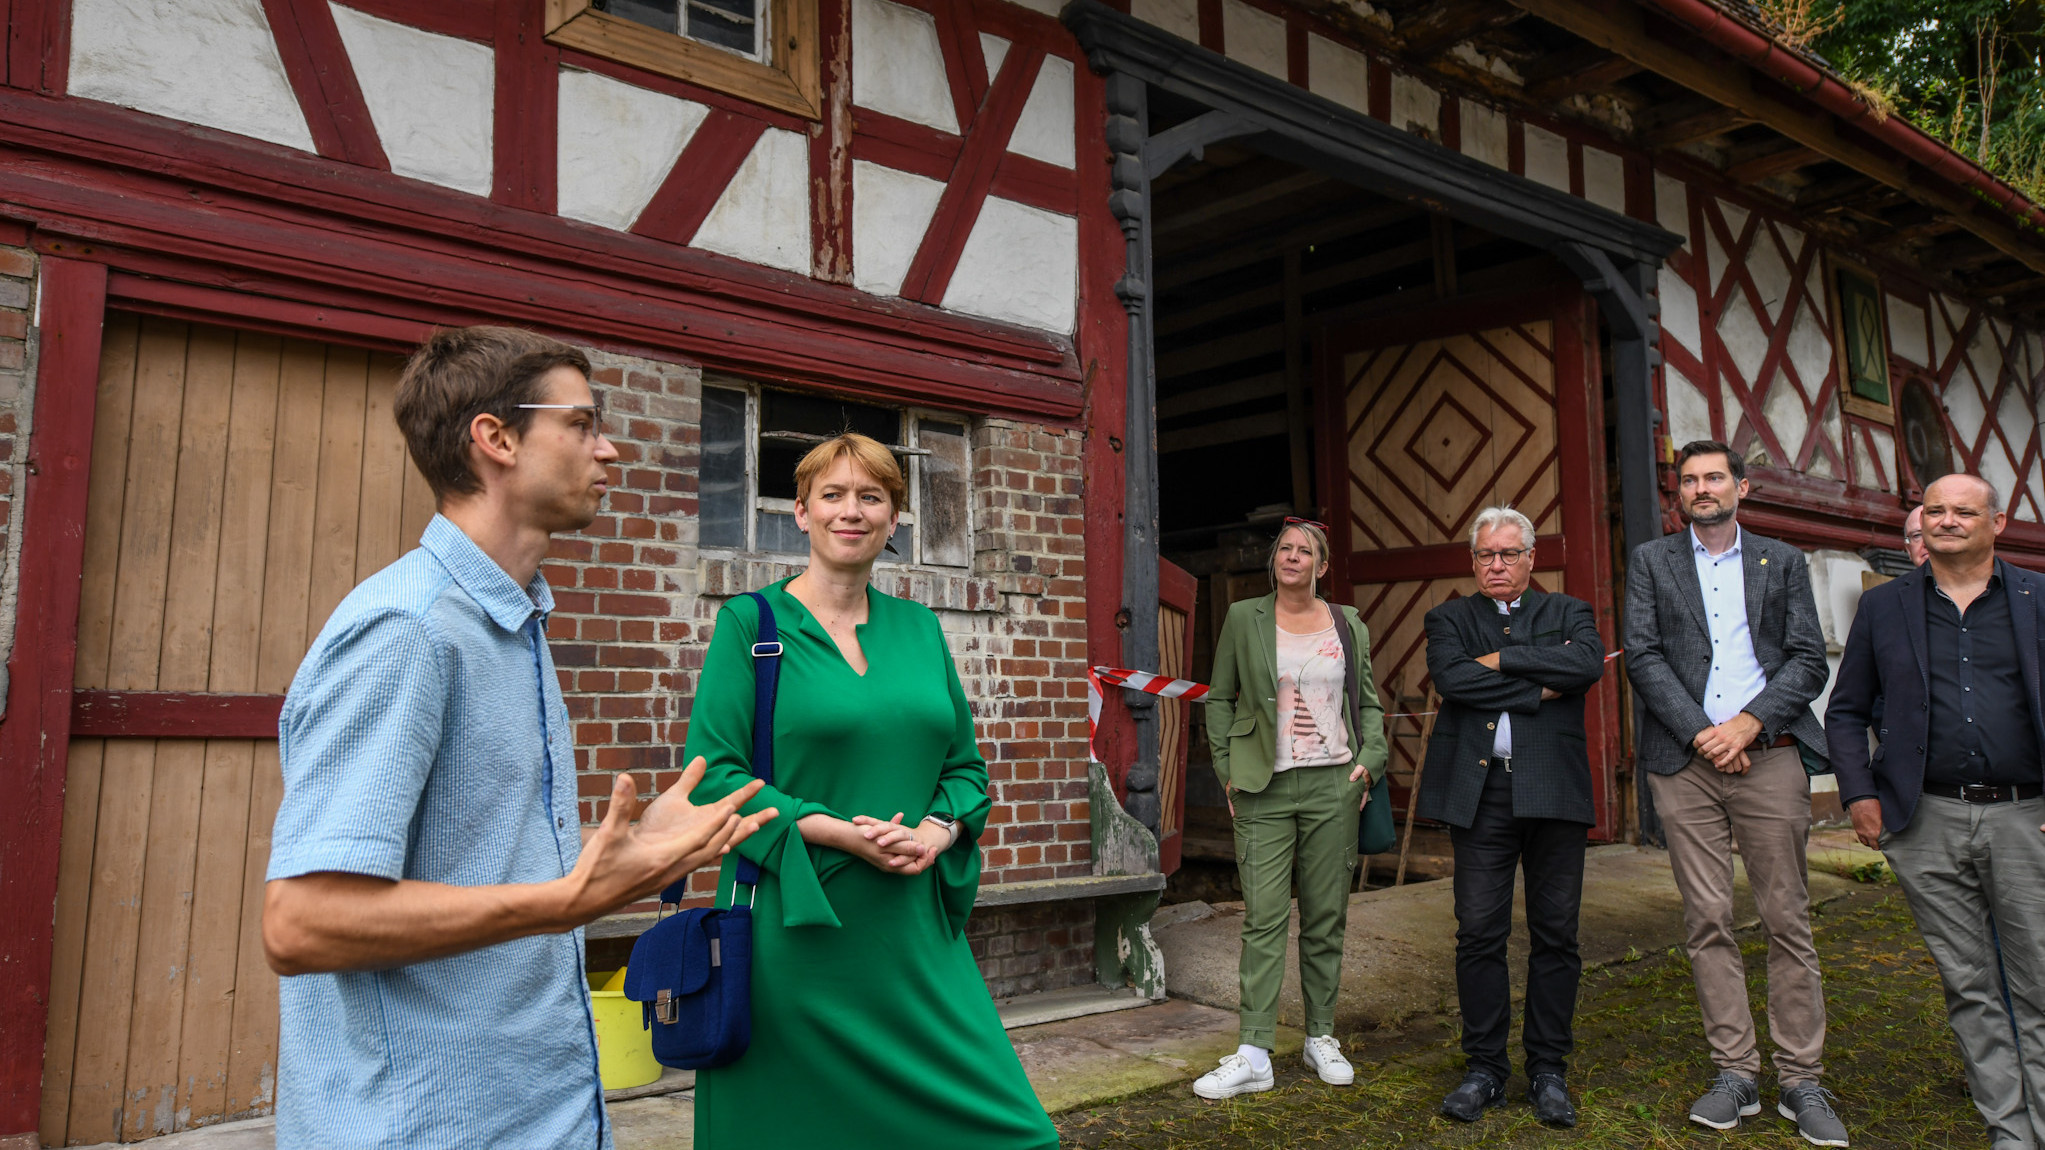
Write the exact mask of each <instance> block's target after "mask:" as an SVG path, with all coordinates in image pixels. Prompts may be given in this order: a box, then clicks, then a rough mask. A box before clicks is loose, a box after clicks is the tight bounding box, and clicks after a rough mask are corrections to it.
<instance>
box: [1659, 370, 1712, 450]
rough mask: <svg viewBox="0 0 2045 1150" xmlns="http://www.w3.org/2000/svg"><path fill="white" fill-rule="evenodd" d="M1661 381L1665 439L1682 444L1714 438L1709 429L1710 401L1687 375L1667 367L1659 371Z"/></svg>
mask: <svg viewBox="0 0 2045 1150" xmlns="http://www.w3.org/2000/svg"><path fill="white" fill-rule="evenodd" d="M1662 382H1663V384H1664V386H1665V388H1666V389H1667V391H1668V400H1669V410H1668V420H1669V424H1668V430H1669V441H1670V442H1671V443H1676V444H1684V443H1689V442H1690V441H1692V440H1695V439H1715V438H1717V437H1716V436H1714V435H1713V434H1712V433H1711V402H1710V401H1709V400H1707V399H1705V398H1704V393H1703V392H1701V391H1699V390H1697V385H1696V384H1694V383H1691V382H1690V377H1689V376H1686V375H1684V374H1683V373H1682V372H1680V371H1678V370H1676V369H1675V368H1673V367H1671V368H1668V369H1666V370H1665V371H1664V372H1663V373H1662Z"/></svg>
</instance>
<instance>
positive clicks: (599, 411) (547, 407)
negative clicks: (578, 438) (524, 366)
mask: <svg viewBox="0 0 2045 1150" xmlns="http://www.w3.org/2000/svg"><path fill="white" fill-rule="evenodd" d="M515 406H516V407H518V409H519V410H521V411H586V412H589V415H590V419H589V426H588V427H585V428H583V429H582V434H583V436H584V437H585V438H588V437H591V436H597V435H602V434H604V405H603V401H602V400H598V401H597V402H595V403H521V404H517V405H515Z"/></svg>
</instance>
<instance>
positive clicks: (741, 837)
mask: <svg viewBox="0 0 2045 1150" xmlns="http://www.w3.org/2000/svg"><path fill="white" fill-rule="evenodd" d="M703 765H704V764H703V760H702V759H701V758H698V759H697V760H696V761H695V762H693V763H690V764H689V768H688V769H687V770H685V771H683V772H682V777H681V781H680V782H678V783H677V784H676V785H674V786H673V787H670V788H669V789H668V790H667V791H665V792H664V793H662V794H661V795H660V796H659V797H658V798H656V799H654V800H653V802H652V803H650V804H647V805H646V807H645V809H644V811H643V812H642V811H641V808H640V803H639V787H638V784H636V783H634V782H633V781H632V776H631V775H630V774H625V773H620V774H619V775H618V777H617V780H616V781H615V782H614V783H612V785H611V807H610V810H609V811H607V812H605V814H604V821H603V825H602V826H599V827H598V828H597V829H596V833H595V834H593V835H591V836H590V838H589V841H588V842H586V843H584V844H583V847H582V857H581V858H580V859H578V860H576V863H575V869H574V870H573V871H572V872H570V873H569V875H568V881H569V883H570V889H571V891H572V893H571V896H570V903H571V907H572V913H573V914H574V915H575V916H576V917H579V918H581V919H582V920H583V921H588V920H589V919H594V918H596V917H598V916H600V915H604V914H608V913H609V912H611V911H613V910H616V909H617V908H618V907H621V906H624V905H625V904H627V903H630V902H635V901H637V900H639V899H641V898H644V897H646V896H647V895H650V894H653V893H654V892H656V891H658V890H660V889H662V888H663V887H666V886H669V885H671V884H672V883H674V882H675V881H676V880H678V879H680V878H681V877H682V876H683V875H686V874H688V873H690V872H691V871H695V870H699V869H701V868H703V867H705V866H709V865H710V864H712V863H715V862H716V861H717V860H718V859H720V858H722V857H723V856H724V852H726V851H728V850H730V849H731V848H732V847H735V846H737V845H738V844H739V843H742V842H744V841H745V840H746V839H747V838H748V837H750V836H751V835H752V833H753V832H754V831H756V830H759V829H760V827H761V825H762V824H764V823H766V822H767V820H769V819H771V818H774V817H775V816H776V815H777V814H779V813H780V812H779V811H777V810H775V809H774V808H773V807H768V808H766V809H765V810H761V811H757V812H755V813H753V814H751V815H748V816H745V817H743V818H741V817H740V816H739V814H738V808H739V807H741V806H744V805H745V804H746V802H748V801H749V800H751V799H752V797H753V796H754V795H756V794H758V793H760V788H761V787H762V786H763V785H764V784H763V783H761V782H760V781H759V780H757V779H755V780H754V781H752V782H750V783H748V784H746V785H745V786H743V787H740V788H739V789H738V790H736V791H733V792H732V793H730V794H728V795H726V796H724V797H723V798H721V799H719V800H717V801H716V802H714V803H707V804H704V805H702V806H698V805H696V804H694V803H692V802H690V801H689V796H690V794H691V792H693V791H694V790H695V789H696V784H698V783H700V782H702V781H703ZM642 813H643V817H641V818H640V819H639V822H638V823H637V824H636V825H635V824H634V823H633V821H632V820H633V818H634V817H635V816H641V815H642Z"/></svg>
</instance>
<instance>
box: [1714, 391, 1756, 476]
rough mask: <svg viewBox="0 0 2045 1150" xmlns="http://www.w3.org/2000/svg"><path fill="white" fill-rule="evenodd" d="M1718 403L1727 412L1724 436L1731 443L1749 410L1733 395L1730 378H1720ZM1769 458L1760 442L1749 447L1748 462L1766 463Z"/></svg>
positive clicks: (1736, 436)
mask: <svg viewBox="0 0 2045 1150" xmlns="http://www.w3.org/2000/svg"><path fill="white" fill-rule="evenodd" d="M1718 404H1719V406H1718V409H1719V410H1720V411H1722V412H1724V413H1725V435H1724V437H1723V438H1724V439H1725V441H1726V442H1727V443H1731V442H1732V441H1733V440H1734V439H1737V438H1738V437H1739V434H1740V421H1741V420H1742V419H1745V418H1746V415H1747V410H1746V409H1745V408H1743V407H1741V406H1740V401H1739V398H1738V397H1736V396H1735V395H1733V385H1732V381H1731V380H1729V379H1725V378H1721V379H1720V380H1719V384H1718ZM1767 460H1768V455H1767V452H1765V451H1763V450H1762V449H1761V445H1760V444H1759V443H1756V444H1755V445H1754V446H1753V447H1751V448H1749V449H1748V452H1747V462H1748V463H1754V464H1761V463H1766V462H1767Z"/></svg>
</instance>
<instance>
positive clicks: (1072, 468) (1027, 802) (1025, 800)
mask: <svg viewBox="0 0 2045 1150" xmlns="http://www.w3.org/2000/svg"><path fill="white" fill-rule="evenodd" d="M591 359H592V369H593V374H594V382H595V384H596V386H597V387H598V388H599V389H600V390H602V391H603V392H604V393H605V398H606V404H607V410H608V412H609V413H611V416H612V417H611V418H610V419H609V425H610V430H611V435H612V440H613V442H614V443H616V444H617V447H618V451H619V456H620V458H619V463H618V469H619V471H620V473H621V475H620V480H619V482H617V483H616V484H615V485H614V486H613V487H612V488H611V493H610V496H609V498H608V499H607V500H606V503H605V509H604V514H603V515H601V516H599V517H598V519H597V520H596V521H595V522H594V523H592V524H590V526H589V528H588V529H586V530H584V531H582V532H580V533H579V534H576V535H572V536H566V537H562V538H559V539H556V540H555V542H554V548H553V552H552V554H551V556H550V558H549V561H548V563H547V565H546V567H545V571H546V574H547V578H548V580H549V582H551V583H552V585H553V587H554V590H555V598H556V601H557V604H558V609H557V611H556V613H555V615H554V617H553V620H552V622H551V624H550V628H549V638H550V640H551V642H552V643H553V648H554V659H555V662H556V664H557V665H558V666H559V668H560V673H561V679H562V687H563V690H564V691H565V692H566V693H567V696H568V707H569V713H570V714H571V715H572V716H573V718H574V720H575V724H576V729H575V734H576V744H577V749H576V756H577V763H578V766H579V767H580V769H581V779H580V786H581V794H582V799H583V802H582V817H583V821H584V822H585V823H586V824H594V823H595V822H596V821H598V820H600V819H601V818H602V817H603V812H604V809H605V807H606V806H607V805H608V804H607V801H606V800H607V797H608V796H609V794H610V791H611V785H612V780H613V778H614V777H615V774H616V772H618V771H631V772H633V773H634V775H635V776H636V777H637V778H638V780H639V784H640V788H641V791H642V793H643V792H645V791H646V789H647V788H648V787H649V786H651V787H654V788H664V787H667V786H670V785H672V784H673V783H674V782H675V780H676V779H678V778H679V777H680V767H681V764H680V762H679V755H680V748H681V746H682V743H683V740H684V739H685V738H686V737H687V733H688V716H689V703H690V700H691V699H692V698H693V696H694V694H695V688H696V678H697V675H698V673H699V671H700V669H701V667H702V665H703V656H704V653H705V651H706V649H707V648H708V646H709V642H710V634H711V630H712V627H713V624H714V621H715V619H716V615H717V610H718V608H719V607H721V606H722V605H723V604H724V602H725V601H726V600H727V599H729V598H730V597H731V596H733V595H736V594H738V593H740V592H742V591H746V590H750V589H752V588H756V587H760V586H762V585H764V584H767V583H770V582H772V581H774V580H776V579H780V578H782V577H784V576H787V575H790V574H793V573H794V572H795V571H796V570H798V569H799V565H800V563H799V560H796V559H795V557H792V556H785V555H765V554H760V555H748V554H737V553H733V552H730V551H703V550H700V549H699V548H698V545H697V530H696V528H697V525H696V519H695V513H696V492H697V486H696V484H697V469H698V464H699V460H700V458H701V441H700V435H699V430H698V422H699V418H700V412H701V401H702V375H701V372H700V371H699V370H697V369H696V368H694V367H690V366H685V365H677V364H665V363H657V362H653V361H649V360H642V359H634V358H630V357H626V356H619V355H611V354H605V353H593V354H592V356H591ZM972 475H973V508H972V514H973V517H974V518H973V526H974V552H975V555H974V563H973V567H972V569H971V570H970V571H966V570H960V569H956V568H938V567H915V566H909V565H904V564H882V565H881V566H879V567H878V568H876V570H875V578H874V581H875V585H876V586H878V587H879V588H880V589H881V590H882V591H884V592H886V593H888V594H891V595H898V596H903V597H905V598H910V599H914V600H915V601H917V602H920V603H923V604H925V605H927V606H929V607H931V608H932V609H933V610H935V611H936V612H937V614H938V618H939V620H940V621H941V623H942V625H943V627H944V630H945V633H946V635H947V636H948V638H949V639H950V642H951V647H952V652H953V654H954V656H955V657H956V658H957V660H958V666H959V675H960V678H961V680H962V681H963V683H964V686H965V690H966V695H967V698H968V699H969V700H970V701H971V703H972V706H973V712H974V716H975V718H976V720H977V722H978V729H979V735H980V743H981V748H982V750H983V752H984V753H985V754H986V756H987V759H988V773H989V776H990V782H991V789H992V792H993V798H994V804H995V805H994V810H993V813H992V814H991V816H990V817H989V819H988V825H987V832H986V834H985V835H984V836H983V838H982V839H981V847H982V850H983V851H984V852H985V854H984V862H985V872H984V876H983V880H982V881H983V882H984V883H995V882H1016V881H1024V880H1029V879H1044V878H1055V877H1066V876H1072V875H1083V874H1086V873H1089V871H1090V870H1091V868H1092V857H1091V852H1090V842H1089V836H1090V824H1089V811H1088V804H1087V762H1086V687H1085V679H1084V674H1083V668H1084V666H1085V662H1086V617H1085V597H1084V596H1085V584H1084V578H1083V575H1082V571H1081V567H1082V563H1083V560H1084V547H1083V538H1082V534H1081V506H1080V501H1081V491H1080V439H1079V434H1078V432H1077V431H1075V430H1069V429H1065V428H1052V427H1044V426H1041V425H1036V424H1028V423H1021V422H1015V421H1010V420H1002V419H976V420H973V422H972ZM712 877H713V876H712V875H711V874H710V873H707V872H706V873H704V874H699V875H697V876H696V877H695V880H694V883H693V887H694V889H695V890H696V891H698V892H699V893H701V894H703V895H706V896H707V894H708V893H709V891H710V890H711V887H712ZM1061 916H1062V917H1061ZM1000 924H1009V925H1005V926H1004V925H1000ZM973 931H974V938H975V940H976V942H975V947H976V953H979V952H981V951H984V950H987V949H988V948H999V951H1000V953H998V954H994V955H991V956H983V958H982V963H983V969H985V970H986V971H987V973H988V976H989V978H990V980H999V981H998V985H999V986H1000V987H1006V988H1009V989H1006V990H997V993H1004V994H1006V993H1023V992H1024V991H1023V990H1017V989H1013V988H1016V987H1029V988H1032V989H1039V988H1045V987H1049V986H1052V985H1070V984H1071V981H1073V980H1077V981H1085V980H1087V979H1089V978H1091V973H1090V972H1091V964H1092V918H1091V904H1086V905H1083V906H1080V907H1077V908H1057V909H1046V910H1043V911H1041V912H1037V911H1029V910H1023V911H1008V912H1004V913H1003V914H1000V915H995V916H991V917H989V918H987V919H985V920H977V921H976V923H975V926H974V928H973ZM1011 932H1021V934H1023V935H1028V936H1029V937H1028V938H1027V939H1025V938H1022V937H1021V935H1018V937H1017V938H1016V939H1012V940H1010V941H1008V942H1000V941H997V939H999V938H1001V937H1005V936H1006V934H1008V933H1011ZM1073 972H1078V973H1076V974H1075V973H1073ZM1060 979H1065V980H1067V981H1059V980H1060Z"/></svg>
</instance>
